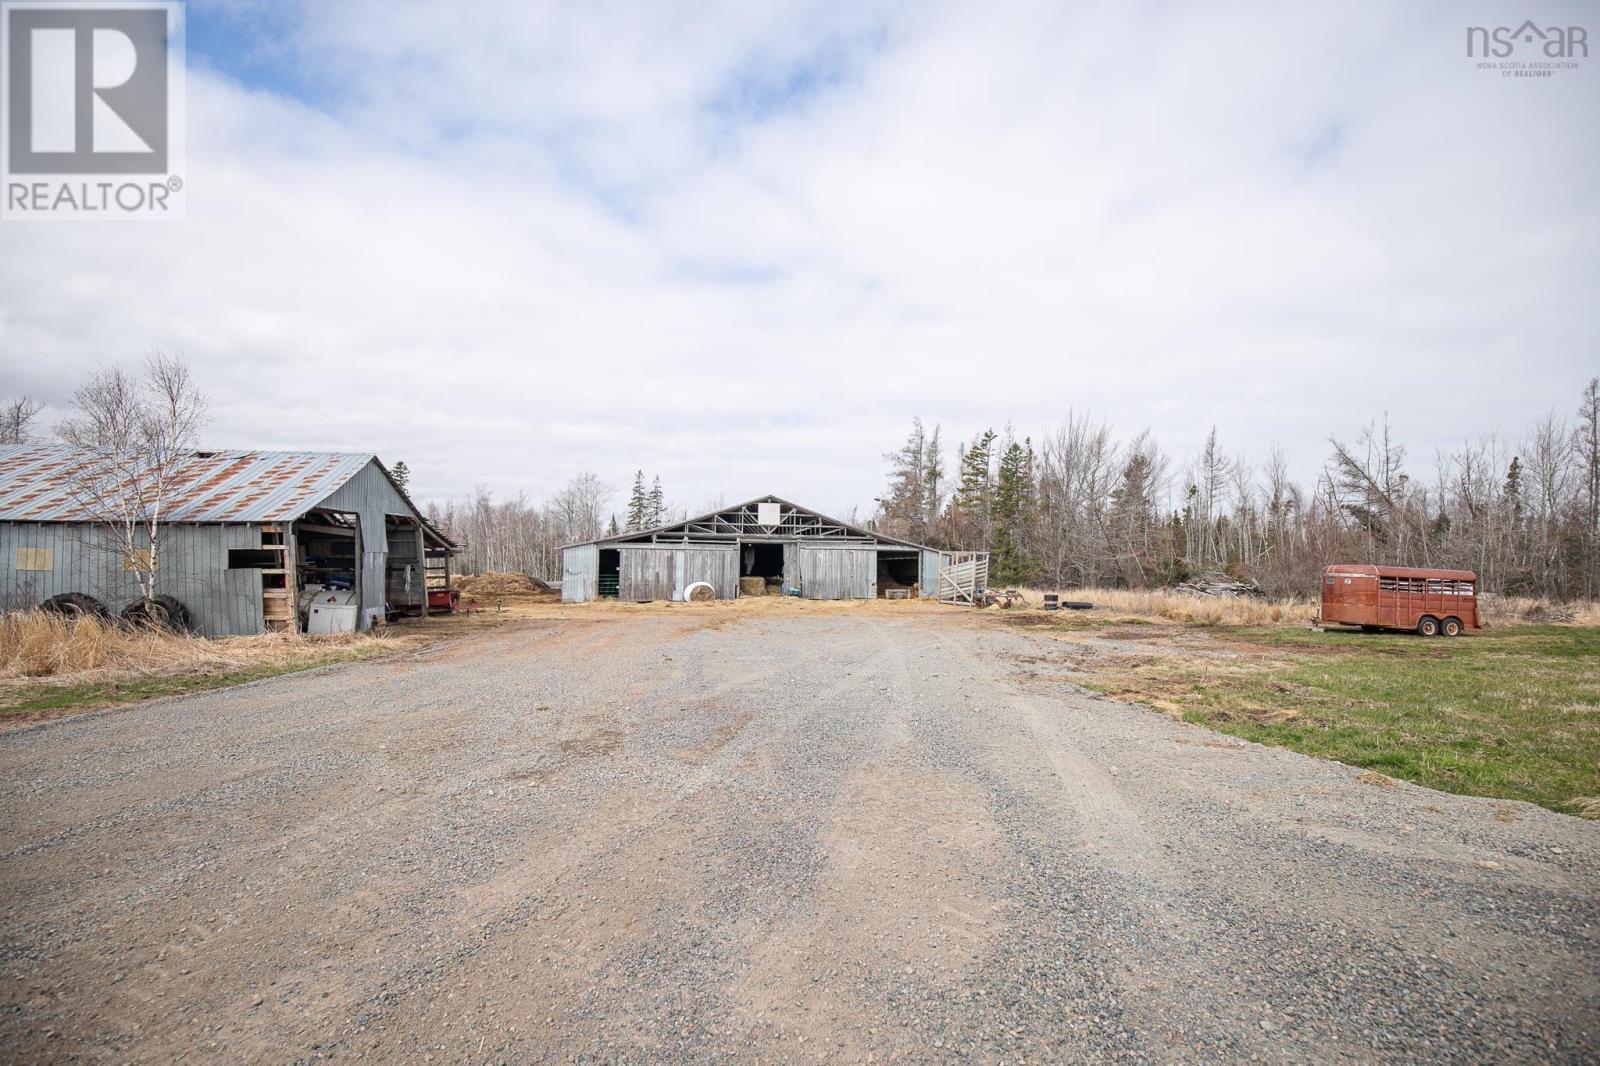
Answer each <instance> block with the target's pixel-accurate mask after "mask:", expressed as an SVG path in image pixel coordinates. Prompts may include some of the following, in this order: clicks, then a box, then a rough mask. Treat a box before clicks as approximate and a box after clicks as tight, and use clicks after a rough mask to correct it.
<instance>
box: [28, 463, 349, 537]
mask: <svg viewBox="0 0 1600 1066" xmlns="http://www.w3.org/2000/svg"><path fill="white" fill-rule="evenodd" d="M376 458H377V457H376V456H374V455H363V454H353V453H345V452H238V451H217V452H208V451H197V452H195V453H194V455H193V456H192V457H190V459H189V460H188V461H186V462H185V463H183V465H182V466H181V467H179V469H178V471H177V474H176V481H177V489H176V490H175V492H174V493H173V494H172V495H171V496H170V497H169V501H168V503H167V514H168V516H169V520H170V521H173V522H281V521H291V520H293V519H296V518H299V517H300V516H301V515H303V514H305V513H306V512H307V511H309V510H311V509H312V508H313V507H315V506H316V505H317V504H319V503H321V502H322V501H323V500H325V499H327V498H328V496H329V495H331V494H332V493H333V492H334V491H335V490H336V489H338V488H339V486H341V485H343V484H344V483H345V482H346V481H349V480H350V479H351V478H352V477H354V476H355V475H356V474H357V473H358V472H359V471H360V470H361V469H362V468H364V467H365V466H366V465H367V464H368V463H370V462H372V461H374V460H375V459H376ZM93 464H94V456H93V455H92V454H90V453H86V452H81V451H78V450H76V449H72V448H63V447H58V446H55V445H45V444H22V445H10V446H4V447H0V521H8V522H71V521H82V520H84V519H85V518H86V517H87V515H86V514H85V513H84V508H83V506H82V504H81V503H79V498H80V493H79V492H78V491H75V489H74V485H75V484H79V483H81V480H82V472H83V471H85V470H90V469H92V468H93Z"/></svg>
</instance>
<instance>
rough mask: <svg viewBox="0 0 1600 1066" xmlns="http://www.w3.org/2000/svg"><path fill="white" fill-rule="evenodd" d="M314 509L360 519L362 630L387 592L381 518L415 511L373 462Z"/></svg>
mask: <svg viewBox="0 0 1600 1066" xmlns="http://www.w3.org/2000/svg"><path fill="white" fill-rule="evenodd" d="M316 506H317V507H322V508H325V509H327V510H330V511H349V512H352V513H354V514H357V515H359V516H360V521H361V628H363V629H366V628H368V627H369V626H371V625H372V619H373V616H374V615H376V614H379V613H381V612H382V611H383V604H384V598H385V596H386V595H387V591H388V581H387V578H388V574H387V573H386V569H387V565H388V558H389V550H388V549H389V533H388V525H387V523H386V522H385V521H384V516H385V515H391V514H392V515H400V516H402V517H405V518H411V517H413V516H414V515H415V514H416V512H415V511H413V510H412V509H411V505H410V504H408V503H406V500H405V497H404V496H401V495H400V493H399V492H398V491H397V490H396V489H395V487H394V484H393V483H392V482H390V480H389V479H388V478H387V477H386V476H385V475H384V473H383V471H382V470H381V469H380V468H379V467H378V464H377V463H375V462H369V463H367V465H366V466H364V467H362V468H361V472H360V473H358V474H356V475H355V476H354V477H352V478H351V479H350V480H349V481H346V482H345V483H344V484H343V485H340V486H339V487H338V488H337V489H335V490H334V492H333V494H332V495H330V496H328V497H327V498H326V499H324V500H322V501H321V502H320V503H318V504H316Z"/></svg>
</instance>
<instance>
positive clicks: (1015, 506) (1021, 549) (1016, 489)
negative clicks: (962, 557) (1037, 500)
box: [989, 441, 1033, 585]
mask: <svg viewBox="0 0 1600 1066" xmlns="http://www.w3.org/2000/svg"><path fill="white" fill-rule="evenodd" d="M1032 500H1033V482H1032V480H1031V478H1030V477H1029V471H1028V450H1027V449H1026V448H1024V447H1023V446H1022V445H1021V444H1019V443H1017V442H1016V441H1012V442H1011V444H1010V446H1009V447H1007V448H1006V450H1005V454H1004V455H1002V456H1001V457H1000V472H999V474H998V475H997V476H996V478H995V485H994V502H993V505H992V507H991V509H990V517H991V521H992V522H993V535H994V545H993V547H992V548H991V549H990V556H989V579H990V581H991V582H992V583H993V584H995V585H1023V584H1026V583H1027V582H1028V581H1029V579H1030V578H1032V576H1033V563H1032V560H1031V559H1030V558H1029V557H1028V552H1027V542H1026V528H1025V527H1026V522H1027V517H1028V513H1029V508H1030V505H1031V503H1032Z"/></svg>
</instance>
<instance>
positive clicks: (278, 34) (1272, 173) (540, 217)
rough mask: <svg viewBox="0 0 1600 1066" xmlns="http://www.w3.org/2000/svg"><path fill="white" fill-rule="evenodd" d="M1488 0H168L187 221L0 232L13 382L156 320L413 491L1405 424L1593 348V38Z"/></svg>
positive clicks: (215, 386)
mask: <svg viewBox="0 0 1600 1066" xmlns="http://www.w3.org/2000/svg"><path fill="white" fill-rule="evenodd" d="M1506 10H1508V9H1501V8H1496V7H1493V6H1488V5H1484V6H1472V5H1462V4H1446V3H1438V4H1403V5H1396V4H1370V5H1368V4H1325V5H1281V4H1267V3H1261V4H1253V5H1252V4H1241V5H1226V6H1219V5H1164V4H1159V5H1158V4H1114V5H1113V4H1107V5H1093V6H1091V5H1077V4H1074V5H1045V4H1038V5H1034V4H1003V5H974V4H872V3H867V4H859V3H851V4H811V3H798V4H787V5H785V4H778V5H772V4H737V3H728V4H707V5H690V6H687V7H685V6H683V5H676V4H671V5H661V4H636V5H620V6H617V5H594V4H573V5H566V6H558V5H544V4H538V3H523V2H511V0H505V2H484V3H475V4H472V5H449V4H437V3H421V2H418V3H408V2H401V0H340V2H338V3H326V2H320V0H319V2H291V0H259V2H257V0H192V2H191V3H190V4H189V5H188V52H189V74H188V164H187V165H188V170H189V174H188V175H187V177H186V184H187V189H188V196H189V200H188V217H187V220H186V221H184V222H181V223H172V224H147V225H135V224H87V225H69V224H37V225H5V226H0V364H3V374H0V393H7V394H9V393H17V392H27V393H29V394H31V395H33V396H35V397H36V398H38V399H40V400H43V401H44V402H45V403H47V404H48V405H49V411H48V412H47V418H48V417H54V416H57V415H59V414H60V413H61V411H62V410H63V407H64V404H65V403H66V400H67V398H68V396H69V395H70V393H71V390H72V389H73V388H74V387H75V386H76V385H77V384H78V383H79V382H80V381H81V380H82V379H83V378H84V377H85V376H86V375H87V374H88V373H90V372H91V371H93V370H94V369H95V368H96V367H97V366H101V365H103V364H105V363H108V362H125V363H130V364H131V363H134V362H136V361H137V360H138V359H139V358H140V357H141V355H142V354H143V353H144V352H146V351H148V350H149V349H150V348H152V347H159V348H162V349H164V350H166V351H168V352H173V353H179V354H182V355H184V356H185V357H186V358H187V359H188V360H189V362H190V363H191V365H192V366H193V368H194V370H195V373H196V376H197V377H198V379H199V381H200V383H201V385H202V387H203V388H204V390H205V391H206V393H207V394H208V396H209V397H210V401H211V410H212V421H211V425H210V427H209V430H208V443H209V444H211V445H214V446H219V447H246V448H283V449H333V450H349V451H371V452H376V453H377V454H379V455H380V456H382V457H383V458H384V459H385V460H387V461H390V462H393V461H394V460H399V459H403V460H405V462H406V463H407V465H408V466H409V467H410V469H411V471H412V484H413V487H414V488H415V489H416V491H417V493H418V494H419V495H420V496H422V497H423V498H435V499H437V498H443V497H446V496H450V495H457V494H462V493H465V492H467V491H469V490H470V489H471V488H472V487H473V486H475V485H484V486H487V487H488V488H490V489H491V490H492V491H494V492H495V493H497V494H500V495H506V494H512V493H515V492H517V491H526V492H527V493H528V494H529V495H530V496H532V497H534V498H538V497H542V496H544V495H546V494H548V493H551V492H553V491H555V490H556V489H558V488H559V487H560V485H561V484H562V483H563V482H564V481H566V480H567V479H568V478H569V477H570V476H571V475H572V474H573V473H575V472H577V471H580V470H591V471H593V472H595V473H597V474H598V475H600V476H601V477H602V478H603V479H605V480H606V481H607V482H609V483H610V484H612V485H613V486H615V487H616V489H617V497H616V502H617V505H618V506H619V507H620V506H621V505H622V504H623V503H625V497H626V492H627V488H628V485H629V484H630V482H631V480H632V476H633V471H634V470H635V469H636V468H639V467H643V468H644V469H646V470H647V471H649V472H650V473H651V474H660V475H661V477H662V480H663V482H664V484H665V485H666V487H667V490H668V493H669V495H670V497H671V498H672V499H673V500H674V501H675V502H677V503H680V504H682V505H686V506H689V507H696V506H697V505H698V504H700V503H702V502H705V501H708V500H711V499H714V498H717V497H722V498H725V499H727V500H730V501H734V500H740V499H745V498H749V497H752V496H755V495H758V494H761V493H765V492H776V493H779V494H781V495H783V496H786V497H788V498H790V499H795V500H798V501H801V502H804V503H807V504H810V505H812V506H815V507H818V508H819V509H823V510H831V511H834V512H836V513H842V512H845V511H847V510H848V509H849V508H850V507H851V506H857V507H859V508H861V511H862V513H863V514H865V513H867V512H869V511H870V509H871V505H872V499H873V497H874V496H877V495H880V494H881V491H882V487H883V483H884V478H885V471H886V464H885V463H884V462H883V461H882V459H881V456H882V454H883V453H884V452H887V451H890V450H892V449H894V448H895V447H896V446H898V445H899V444H900V443H901V442H902V441H903V440H904V438H905V435H906V432H907V430H908V429H909V427H910V422H911V419H912V417H913V416H916V415H920V416H921V417H922V418H923V420H924V421H925V422H926V423H927V424H928V426H929V427H930V428H931V427H932V425H933V424H934V423H939V424H940V425H941V426H942V427H943V432H944V437H945V440H946V441H947V442H948V443H949V444H950V445H951V447H952V449H953V447H954V445H955V444H956V443H957V442H958V441H961V440H969V439H971V437H972V436H973V435H974V434H975V433H976V432H978V431H980V430H982V429H983V428H985V427H989V426H993V427H995V428H996V429H1000V428H1002V427H1003V426H1004V425H1005V424H1006V423H1008V422H1009V423H1011V424H1012V425H1014V426H1015V427H1016V431H1017V433H1018V434H1019V435H1022V434H1028V433H1033V434H1037V433H1039V432H1040V431H1042V430H1045V429H1047V428H1049V427H1052V426H1054V425H1056V424H1058V423H1059V422H1060V421H1061V419H1062V418H1063V417H1064V416H1065V414H1066V412H1067V411H1068V410H1069V409H1074V410H1076V411H1079V412H1085V411H1087V412H1090V413H1092V414H1094V415H1095V416H1097V417H1099V418H1101V419H1104V420H1107V421H1109V422H1111V423H1112V424H1113V425H1115V426H1116V427H1117V428H1118V429H1119V430H1120V431H1121V432H1122V433H1124V434H1125V435H1128V436H1131V435H1132V434H1134V433H1136V432H1137V431H1138V430H1140V429H1143V428H1147V427H1148V428H1150V429H1151V430H1153V431H1154V433H1155V435H1156V437H1157V438H1158V440H1159V441H1160V442H1161V443H1162V445H1163V446H1164V447H1165V448H1166V449H1167V450H1169V451H1170V452H1173V453H1175V454H1177V455H1178V456H1179V457H1180V458H1181V457H1182V456H1184V455H1185V454H1187V453H1189V452H1191V451H1193V450H1195V449H1197V448H1198V447H1199V445H1200V443H1201V441H1202V440H1203V438H1204V436H1205V434H1206V433H1207V431H1208V430H1209V428H1210V427H1211V426H1212V425H1213V424H1215V425H1216V426H1218V427H1219V430H1220V436H1221V440H1222V444H1223V446H1224V448H1225V449H1226V450H1227V451H1228V452H1230V453H1245V454H1247V455H1249V456H1251V457H1253V458H1256V459H1258V460H1259V459H1264V458H1265V456H1266V453H1267V451H1268V449H1269V448H1270V447H1271V446H1272V445H1273V444H1279V445H1281V446H1282V447H1283V448H1284V449H1285V451H1286V452H1287V453H1288V455H1289V457H1290V460H1291V463H1292V465H1293V468H1294V471H1295V473H1296V474H1297V476H1299V477H1301V478H1302V479H1305V480H1308V481H1309V480H1310V479H1311V478H1313V477H1314V476H1315V474H1316V472H1317V470H1318V469H1319V467H1320V465H1321V462H1322V460H1323V458H1324V456H1325V455H1326V454H1327V451H1328V448H1327V443H1326V442H1327V438H1328V437H1329V436H1330V435H1332V436H1339V437H1341V438H1351V437H1353V436H1355V434H1356V433H1357V432H1358V430H1359V429H1360V427H1361V425H1362V424H1363V423H1365V422H1367V421H1368V420H1370V419H1373V418H1375V417H1381V416H1382V414H1383V413H1384V411H1388V413H1389V417H1390V419H1391V421H1392V423H1393V426H1394V430H1395V432H1396V434H1397V435H1398V436H1399V437H1400V439H1402V440H1403V441H1404V442H1405V443H1406V444H1407V445H1408V447H1409V448H1410V450H1411V452H1412V454H1413V456H1415V457H1416V458H1417V459H1418V461H1419V464H1425V465H1428V466H1431V463H1432V457H1433V454H1434V452H1435V450H1436V449H1439V448H1450V447H1454V446H1455V445H1457V444H1458V443H1459V442H1460V441H1461V440H1462V439H1463V438H1464V437H1468V436H1474V435H1477V434H1480V433H1486V432H1493V431H1498V432H1500V433H1502V434H1504V435H1506V436H1509V437H1513V438H1514V437H1515V436H1517V435H1518V434H1520V433H1521V432H1522V431H1523V430H1524V429H1525V428H1526V427H1527V426H1528V425H1529V424H1530V423H1532V422H1533V421H1534V420H1535V419H1537V418H1538V417H1540V416H1542V415H1543V414H1544V413H1546V412H1547V411H1549V410H1551V409H1552V408H1554V409H1557V410H1560V411H1562V412H1570V411H1572V410H1573V409H1574V408H1575V406H1576V404H1577V394H1578V391H1579V389H1580V387H1581V386H1582V384H1583V382H1584V381H1585V380H1586V379H1587V378H1588V377H1589V376H1591V375H1593V374H1595V373H1596V372H1600V351H1597V345H1596V341H1595V337H1596V333H1597V331H1596V326H1597V325H1600V309H1597V308H1600V301H1597V300H1596V299H1595V293H1596V292H1597V291H1600V211H1597V197H1596V190H1597V189H1600V183H1597V182H1596V179H1595V175H1596V173H1597V167H1596V162H1597V160H1596V153H1597V149H1596V138H1595V137H1594V136H1593V133H1592V131H1593V130H1596V129H1600V57H1595V58H1593V59H1590V60H1588V61H1587V62H1584V63H1580V64H1579V69H1577V70H1575V71H1563V72H1560V73H1559V74H1558V76H1556V77H1552V78H1548V79H1511V78H1503V77H1501V76H1500V74H1499V73H1498V72H1494V71H1486V70H1482V69H1479V68H1478V67H1477V65H1476V64H1475V63H1474V62H1473V61H1472V60H1469V59H1468V58H1467V57H1466V54H1465V40H1466V27H1467V26H1468V25H1474V24H1489V25H1494V24H1498V23H1499V22H1500V21H1503V20H1504V18H1505V17H1506ZM1595 10H1596V9H1594V8H1593V7H1587V6H1585V5H1561V4H1544V5H1540V6H1539V10H1538V11H1537V12H1535V13H1534V14H1535V15H1536V16H1537V18H1538V19H1539V20H1540V21H1542V22H1551V23H1558V24H1564V25H1566V24H1576V25H1582V24H1585V23H1586V22H1587V23H1589V24H1592V33H1591V35H1592V36H1593V37H1595V39H1596V40H1597V42H1600V17H1597V16H1596V15H1595ZM1519 11H1520V9H1519ZM1519 17H1520V15H1519Z"/></svg>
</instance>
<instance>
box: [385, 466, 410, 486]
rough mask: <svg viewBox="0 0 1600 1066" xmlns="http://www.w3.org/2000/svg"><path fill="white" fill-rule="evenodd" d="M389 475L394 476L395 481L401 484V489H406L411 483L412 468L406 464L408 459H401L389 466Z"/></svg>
mask: <svg viewBox="0 0 1600 1066" xmlns="http://www.w3.org/2000/svg"><path fill="white" fill-rule="evenodd" d="M389 476H390V477H392V478H394V483H395V484H396V485H399V486H400V491H401V492H404V491H406V486H407V485H408V484H410V483H411V468H410V467H408V466H406V461H405V460H404V459H401V460H400V461H399V462H397V463H395V464H394V466H392V467H390V468H389Z"/></svg>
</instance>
